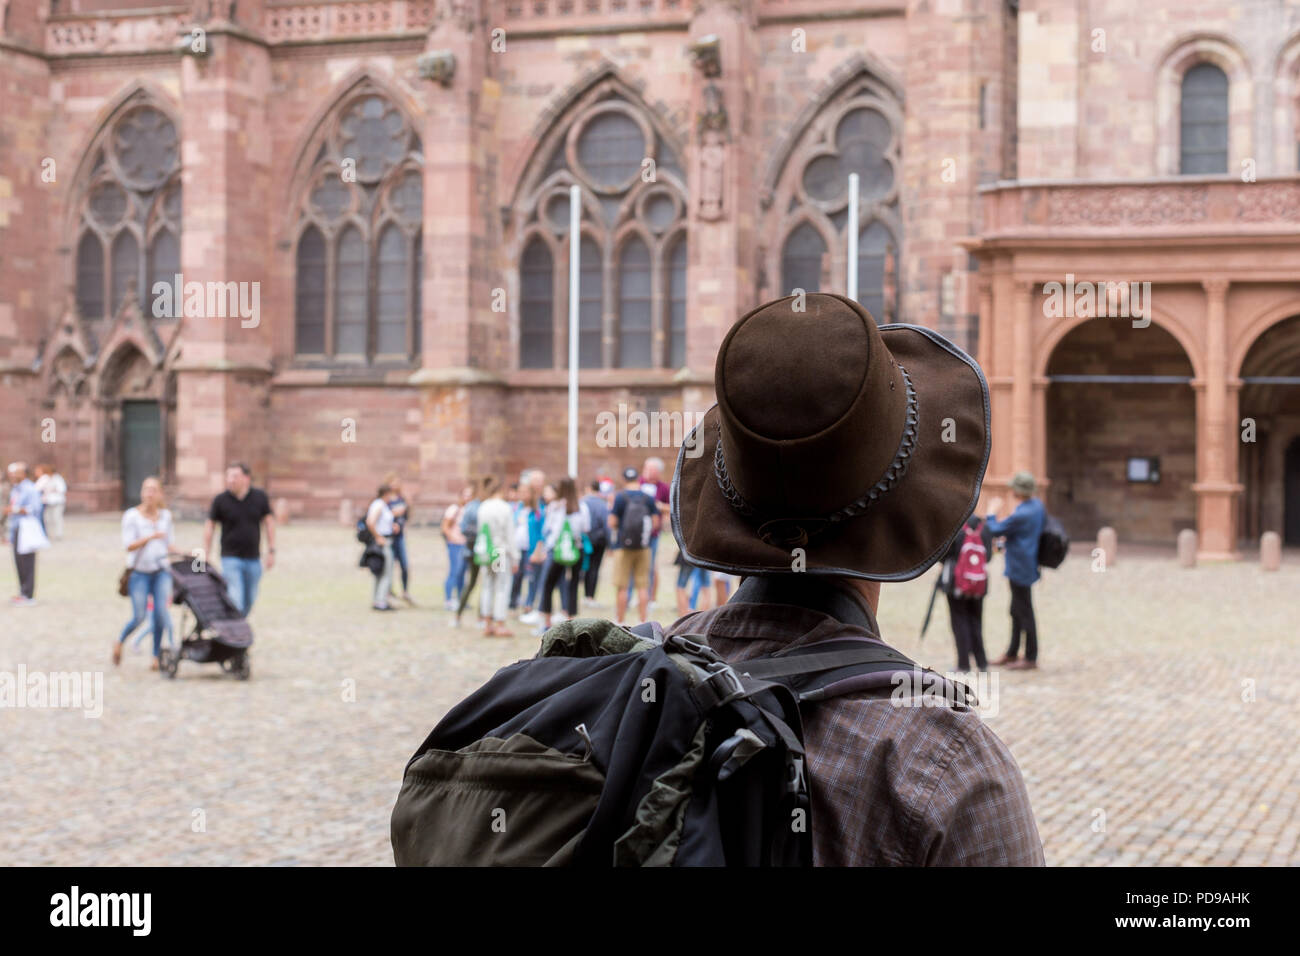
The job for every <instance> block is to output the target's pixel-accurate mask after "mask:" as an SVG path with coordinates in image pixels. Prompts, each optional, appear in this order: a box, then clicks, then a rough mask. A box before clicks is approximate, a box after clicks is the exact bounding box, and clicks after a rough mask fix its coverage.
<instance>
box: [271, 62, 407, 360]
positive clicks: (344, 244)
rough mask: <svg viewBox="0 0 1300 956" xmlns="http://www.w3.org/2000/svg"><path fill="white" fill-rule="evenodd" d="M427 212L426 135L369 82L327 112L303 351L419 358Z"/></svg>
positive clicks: (307, 214)
mask: <svg viewBox="0 0 1300 956" xmlns="http://www.w3.org/2000/svg"><path fill="white" fill-rule="evenodd" d="M423 218H424V175H423V154H422V148H421V144H420V138H419V136H418V135H417V134H416V133H415V131H414V130H413V129H412V127H411V124H410V122H409V120H408V119H407V118H406V117H405V116H404V115H403V113H402V112H401V111H400V110H399V109H398V108H397V107H396V106H395V105H394V104H393V103H392V102H391V101H390V100H389V99H388V98H387V97H385V96H384V95H383V94H382V93H380V92H379V91H378V90H375V89H372V88H369V87H368V86H367V87H363V88H361V89H359V90H357V91H355V92H354V93H353V94H352V95H350V96H349V97H348V98H347V99H346V100H344V101H343V103H342V104H341V105H340V107H339V108H338V109H337V110H335V111H334V112H333V113H332V114H331V116H330V117H329V118H328V119H327V120H326V127H325V130H324V134H323V137H322V142H321V145H320V149H319V151H318V152H317V154H316V159H315V162H314V163H313V166H312V170H311V176H310V181H309V185H308V188H307V189H306V191H305V196H304V199H303V201H302V204H301V208H300V211H299V222H298V235H297V247H296V250H295V253H294V261H295V295H294V331H295V341H294V350H295V352H296V354H297V355H298V357H299V358H300V359H308V360H310V359H320V360H337V361H345V362H360V363H409V362H413V361H415V360H416V359H417V357H418V355H419V352H420V275H421V259H422V252H421V248H422V243H421V231H420V229H421V223H422V222H423Z"/></svg>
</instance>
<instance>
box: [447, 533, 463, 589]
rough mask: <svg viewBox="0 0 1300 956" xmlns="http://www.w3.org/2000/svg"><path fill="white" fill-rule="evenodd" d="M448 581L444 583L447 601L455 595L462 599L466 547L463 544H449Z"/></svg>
mask: <svg viewBox="0 0 1300 956" xmlns="http://www.w3.org/2000/svg"><path fill="white" fill-rule="evenodd" d="M447 562H448V565H449V566H448V568H447V580H446V581H445V582H444V583H443V586H442V590H443V596H444V598H445V599H446V600H448V601H450V600H452V596H453V595H454V596H455V597H456V598H457V599H459V598H460V589H461V587H462V585H463V583H464V577H465V546H464V545H463V544H452V543H451V542H450V541H448V542H447Z"/></svg>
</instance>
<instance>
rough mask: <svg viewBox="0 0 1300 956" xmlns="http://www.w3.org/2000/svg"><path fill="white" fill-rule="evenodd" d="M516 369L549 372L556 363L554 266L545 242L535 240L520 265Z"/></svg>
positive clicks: (526, 249)
mask: <svg viewBox="0 0 1300 956" xmlns="http://www.w3.org/2000/svg"><path fill="white" fill-rule="evenodd" d="M519 279H520V282H519V285H520V293H521V299H522V303H521V305H520V310H519V311H520V329H519V367H520V368H550V367H551V366H552V365H553V364H554V362H555V355H554V331H555V330H554V325H553V323H552V322H551V306H552V304H553V301H554V300H553V295H554V286H555V266H554V260H553V259H552V258H551V250H550V248H549V247H548V246H547V245H546V242H545V240H543V239H541V238H540V237H534V238H533V239H532V241H531V242H529V243H528V246H527V247H526V248H525V249H524V254H523V257H522V258H521V259H520V261H519Z"/></svg>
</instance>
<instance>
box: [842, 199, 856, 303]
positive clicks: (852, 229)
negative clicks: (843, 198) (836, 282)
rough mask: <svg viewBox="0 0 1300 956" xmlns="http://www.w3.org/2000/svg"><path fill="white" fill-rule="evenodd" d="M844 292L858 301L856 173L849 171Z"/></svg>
mask: <svg viewBox="0 0 1300 956" xmlns="http://www.w3.org/2000/svg"><path fill="white" fill-rule="evenodd" d="M848 272H849V274H848V281H846V282H845V283H844V291H845V294H846V295H847V296H848V297H849V298H850V299H852V300H853V301H854V302H856V301H858V174H857V173H849V269H848Z"/></svg>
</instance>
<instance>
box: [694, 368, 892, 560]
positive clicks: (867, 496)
mask: <svg viewBox="0 0 1300 956" xmlns="http://www.w3.org/2000/svg"><path fill="white" fill-rule="evenodd" d="M898 370H899V371H900V372H902V373H903V383H904V385H906V387H907V410H906V416H905V418H904V422H903V435H902V437H901V438H900V439H899V442H898V451H897V452H896V453H895V454H894V460H893V461H891V462H890V463H889V467H887V468H886V469H885V472H884V474H883V475H881V476H880V479H879V480H878V481H877V482H876V483H875V484H874V485H872V486H871V487H870V488H869V489H867V491H866V492H865V493H864V494H862V495H861V496H860V497H858V498H855V499H854V500H853V501H851V502H849V503H848V504H847V505H845V506H844V507H842V508H838V509H836V510H835V511H832V512H830V513H829V514H824V515H820V516H817V517H808V518H771V519H768V520H765V521H764V522H763V524H761V525H759V527H758V535H759V537H760V538H762V539H763V541H764V543H766V544H770V545H772V546H774V547H778V548H794V547H800V546H802V545H805V544H807V543H808V539H809V538H812V537H815V536H816V535H818V534H821V533H822V532H823V531H825V530H826V529H827V528H828V527H830V526H831V525H833V524H836V523H838V522H841V521H846V520H848V519H849V518H856V517H858V516H859V515H861V514H863V513H865V512H866V511H867V509H868V508H870V507H871V506H872V505H873V504H875V503H876V502H877V501H879V500H880V498H881V497H882V496H884V495H885V494H887V493H888V492H889V491H890V490H891V489H892V488H893V487H894V486H895V485H896V484H898V482H899V480H900V479H901V478H902V477H903V475H904V474H905V473H906V472H907V463H908V460H909V459H910V458H911V457H912V450H913V449H914V448H915V447H916V439H917V422H918V417H917V406H916V389H914V388H913V387H912V378H911V376H909V375H908V374H907V369H905V368H904V367H903V366H902V365H901V364H900V365H899V366H898ZM713 473H714V475H715V477H716V478H717V480H718V487H719V488H720V489H721V490H722V495H723V497H724V498H726V499H727V502H728V503H729V504H730V505H731V507H732V508H734V509H735V510H736V511H737V512H738V513H739V514H742V515H744V516H745V517H746V518H755V517H758V518H761V517H763V516H762V515H760V514H758V512H757V510H756V509H755V508H754V506H753V505H751V504H750V503H749V502H748V501H746V500H745V498H744V496H743V495H741V493H740V491H739V489H737V488H736V486H735V485H734V484H733V483H732V481H731V476H730V475H728V474H727V462H726V459H725V457H724V456H723V452H722V442H721V440H719V441H718V443H717V445H716V446H715V447H714V452H713Z"/></svg>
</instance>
